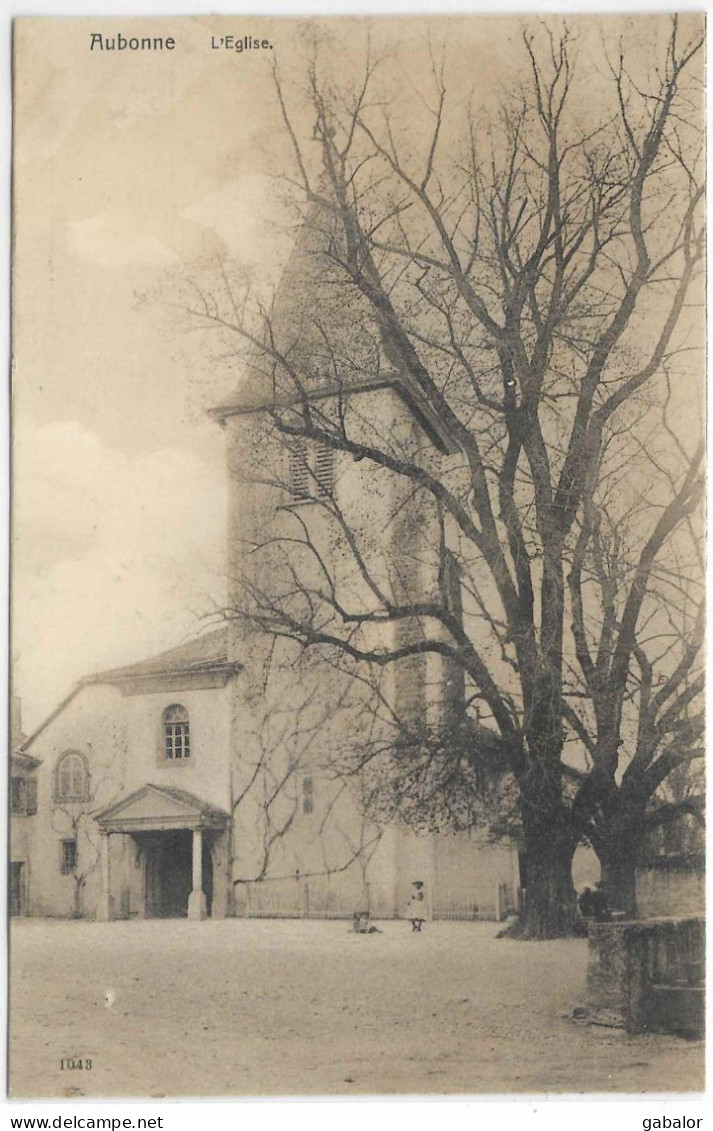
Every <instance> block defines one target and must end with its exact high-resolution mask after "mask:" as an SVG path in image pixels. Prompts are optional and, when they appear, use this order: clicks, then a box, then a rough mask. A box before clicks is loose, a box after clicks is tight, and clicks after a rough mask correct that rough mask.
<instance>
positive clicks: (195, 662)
mask: <svg viewBox="0 0 713 1131" xmlns="http://www.w3.org/2000/svg"><path fill="white" fill-rule="evenodd" d="M228 663H229V660H228V628H227V626H223V627H221V628H216V629H214V630H213V631H212V632H206V633H204V634H203V635H202V636H198V637H196V639H195V640H188V641H187V642H186V643H185V644H179V645H178V646H177V647H175V648H169V649H168V650H167V651H165V652H159V653H158V655H156V656H150V657H149V658H148V659H147V660H139V661H138V663H135V664H127V665H125V666H124V667H121V668H107V669H106V670H105V671H101V672H96V673H94V674H93V675H88V676H84V678H83V679H82V680H81V681H80V682H81V683H83V684H86V683H116V682H121V681H123V680H125V679H134V678H135V677H137V676H144V675H168V674H173V673H179V672H180V673H185V672H198V671H205V670H206V669H211V668H215V667H224V666H225V665H227V664H228ZM234 666H235V667H236V668H237V667H239V666H240V665H238V664H235V665H234Z"/></svg>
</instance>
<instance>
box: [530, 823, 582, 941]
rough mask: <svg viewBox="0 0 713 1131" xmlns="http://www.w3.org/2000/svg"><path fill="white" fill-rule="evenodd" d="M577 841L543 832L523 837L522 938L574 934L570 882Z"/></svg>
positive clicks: (573, 899)
mask: <svg viewBox="0 0 713 1131" xmlns="http://www.w3.org/2000/svg"><path fill="white" fill-rule="evenodd" d="M575 847H576V841H575V839H574V838H573V837H571V836H559V837H553V836H551V835H550V836H548V835H547V834H546V833H544V832H543V831H540V832H539V834H538V833H534V834H531V835H530V836H527V835H526V836H525V873H526V874H525V908H524V922H523V929H522V932H521V937H522V938H526V939H557V938H566V937H569V936H570V935H574V934H576V926H577V922H578V918H579V917H578V914H577V897H576V893H575V890H574V884H573V883H572V858H573V856H574V850H575Z"/></svg>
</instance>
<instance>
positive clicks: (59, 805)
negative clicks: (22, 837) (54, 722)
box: [52, 726, 123, 919]
mask: <svg viewBox="0 0 713 1131" xmlns="http://www.w3.org/2000/svg"><path fill="white" fill-rule="evenodd" d="M105 741H106V743H107V749H108V750H109V749H110V750H111V754H109V755H107V754H106V753H104V754H100V756H99V757H96V758H94V759H93V760H92V762H91V764H88V765H87V768H86V773H85V774H83V779H84V781H83V793H82V796H81V797H77V798H73V797H72V796H71V795H70V796H67V797H65V796H63V795H62V794H61V793H60V791H59V786H58V783H55V784H56V788H55V796H54V797H53V798H52V828H53V830H54V831H55V832H57V833H59V834H60V836H61V837H62V838H63V840H66V841H67V842H69V844H71V846H72V847H71V848H69V849H68V853H69V854H68V855H67V857H66V858H63V860H62V867H63V870H65V871H66V874H68V875H70V876H71V877H72V916H73V918H75V919H81V918H82V917H83V916H84V889H85V888H86V886H87V883H88V881H89V880H90V878H91V877H92V876H93V875H94V873H95V872H96V870H97V867H98V866H99V862H100V860H101V843H100V836H101V834H100V832H99V828H98V826H97V823H96V821H95V819H94V818H95V815H96V812H97V808H98V806H100V805H101V806H102V807H103V806H105V805H109V804H110V803H111V802H112V801H113V800H114V799H115V798H116V797H117V796H118V795H119V793H120V792H121V788H122V782H121V781H120V780H119V778H117V776H116V765H117V758H116V755H117V753H118V752H120V751H121V750H122V747H123V739H122V738H121V737H120V735H119V732H118V729H117V727H116V726H110V727H109V728H108V733H107V736H106V737H105ZM89 749H90V751H91V752H92V753H93V751H92V750H91V744H90V746H89ZM69 753H70V754H73V753H74V752H71V751H70V752H69ZM74 756H75V757H78V758H79V757H82V756H81V755H79V754H76V753H74ZM119 764H120V762H119ZM64 851H65V849H64V845H62V852H63V853H64Z"/></svg>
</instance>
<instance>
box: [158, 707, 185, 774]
mask: <svg viewBox="0 0 713 1131" xmlns="http://www.w3.org/2000/svg"><path fill="white" fill-rule="evenodd" d="M163 740H164V753H165V756H166V759H167V761H173V762H177V761H185V759H186V758H190V756H191V732H190V724H189V721H188V711H187V710H186V708H185V707H182V706H181V705H180V703H172V704H171V706H170V707H166V710H165V711H164V712H163Z"/></svg>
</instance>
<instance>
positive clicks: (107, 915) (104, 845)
mask: <svg viewBox="0 0 713 1131" xmlns="http://www.w3.org/2000/svg"><path fill="white" fill-rule="evenodd" d="M99 842H100V855H101V885H102V886H101V893H100V895H99V905H98V907H97V919H101V920H102V921H103V922H108V921H109V920H110V919H113V918H114V899H113V897H112V894H111V866H110V861H109V833H105V832H102V833H101V835H100V838H99Z"/></svg>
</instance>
